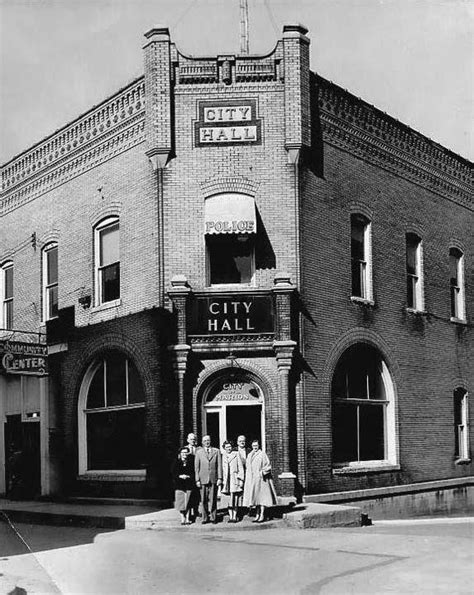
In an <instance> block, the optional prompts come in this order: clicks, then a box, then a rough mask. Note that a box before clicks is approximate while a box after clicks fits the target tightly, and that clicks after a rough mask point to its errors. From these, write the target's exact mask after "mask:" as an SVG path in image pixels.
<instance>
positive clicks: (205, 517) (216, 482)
mask: <svg viewBox="0 0 474 595" xmlns="http://www.w3.org/2000/svg"><path fill="white" fill-rule="evenodd" d="M194 470H195V472H196V486H197V487H198V488H199V489H200V490H201V503H202V524H203V525H205V524H207V523H209V520H210V521H211V522H213V523H217V488H218V487H219V486H221V485H222V455H221V453H220V452H219V449H217V448H214V447H212V446H211V437H210V436H203V438H202V448H199V449H198V450H197V451H196V454H195V456H194Z"/></svg>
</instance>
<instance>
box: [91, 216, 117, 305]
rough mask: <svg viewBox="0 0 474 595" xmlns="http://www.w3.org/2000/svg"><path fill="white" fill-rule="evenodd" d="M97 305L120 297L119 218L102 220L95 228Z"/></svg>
mask: <svg viewBox="0 0 474 595" xmlns="http://www.w3.org/2000/svg"><path fill="white" fill-rule="evenodd" d="M95 262H96V271H95V282H96V305H100V304H105V303H107V302H112V301H114V300H117V299H119V298H120V251H119V220H118V218H117V217H113V218H109V219H106V220H105V221H102V223H100V224H99V225H98V226H97V227H96V228H95Z"/></svg>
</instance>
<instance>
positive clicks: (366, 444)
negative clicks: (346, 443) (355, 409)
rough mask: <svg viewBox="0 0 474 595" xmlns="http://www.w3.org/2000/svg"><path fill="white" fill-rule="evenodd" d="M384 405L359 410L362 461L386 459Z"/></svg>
mask: <svg viewBox="0 0 474 595" xmlns="http://www.w3.org/2000/svg"><path fill="white" fill-rule="evenodd" d="M384 416H385V407H384V405H361V406H360V409H359V432H360V435H359V440H360V460H361V461H373V460H381V459H384V458H385V441H384Z"/></svg>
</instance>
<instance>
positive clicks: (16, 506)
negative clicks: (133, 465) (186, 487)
mask: <svg viewBox="0 0 474 595" xmlns="http://www.w3.org/2000/svg"><path fill="white" fill-rule="evenodd" d="M115 502H116V501H115ZM0 512H3V513H5V514H6V515H7V516H8V518H9V519H10V520H12V521H16V522H17V523H33V524H38V525H62V526H71V527H98V528H101V529H123V528H124V527H125V519H126V518H127V517H131V516H135V515H136V514H137V513H139V512H140V513H143V514H148V513H151V512H156V507H155V506H142V505H134V504H117V503H114V504H106V503H103V504H102V503H100V504H90V503H87V502H44V501H40V500H7V499H0Z"/></svg>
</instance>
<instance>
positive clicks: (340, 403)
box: [332, 343, 396, 466]
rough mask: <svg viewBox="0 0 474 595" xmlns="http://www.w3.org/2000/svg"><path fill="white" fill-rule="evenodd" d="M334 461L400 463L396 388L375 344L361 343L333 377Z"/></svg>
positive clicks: (352, 350) (337, 367)
mask: <svg viewBox="0 0 474 595" xmlns="http://www.w3.org/2000/svg"><path fill="white" fill-rule="evenodd" d="M332 400H333V422H332V428H333V461H334V463H335V464H336V465H342V466H345V465H349V464H362V463H367V462H368V461H379V462H380V461H385V462H390V463H396V449H395V415H394V390H393V384H392V381H391V378H390V373H389V371H388V368H387V366H386V364H385V362H384V360H383V359H382V357H381V355H380V353H379V352H378V351H377V349H375V348H374V347H372V346H370V345H367V344H365V343H358V344H356V345H353V346H352V347H350V348H349V349H347V350H346V351H345V352H344V353H343V355H342V357H341V358H340V360H339V362H338V364H337V366H336V369H335V372H334V376H333V381H332Z"/></svg>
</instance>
